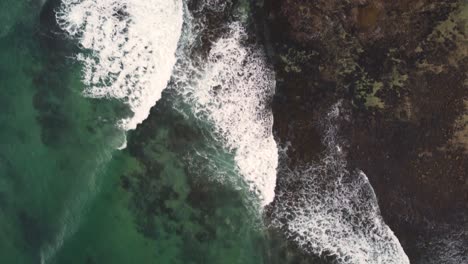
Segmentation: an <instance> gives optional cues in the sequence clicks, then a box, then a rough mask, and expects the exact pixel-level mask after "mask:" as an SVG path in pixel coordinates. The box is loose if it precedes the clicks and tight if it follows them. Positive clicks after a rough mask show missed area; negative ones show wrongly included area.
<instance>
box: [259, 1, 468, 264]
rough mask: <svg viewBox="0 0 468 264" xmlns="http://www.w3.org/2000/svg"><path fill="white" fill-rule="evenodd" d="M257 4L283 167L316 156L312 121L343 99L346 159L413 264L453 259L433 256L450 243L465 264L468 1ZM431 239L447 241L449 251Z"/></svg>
mask: <svg viewBox="0 0 468 264" xmlns="http://www.w3.org/2000/svg"><path fill="white" fill-rule="evenodd" d="M265 10H266V17H267V24H268V26H269V28H271V45H272V46H273V50H274V51H275V55H274V56H273V58H274V61H275V65H276V72H277V75H278V87H277V98H276V100H275V103H274V111H275V126H274V129H275V132H276V135H277V138H278V141H279V142H280V143H283V144H284V143H286V142H290V143H291V149H290V150H289V153H288V155H289V156H290V157H292V162H293V163H294V162H299V163H301V162H308V161H310V160H313V159H316V158H317V157H318V156H320V153H321V151H322V150H323V146H322V145H321V143H320V135H321V131H320V129H319V128H318V127H317V126H316V123H317V121H318V120H319V119H320V118H321V116H323V115H324V114H325V112H326V110H327V109H328V108H329V106H330V105H331V104H333V103H335V102H336V101H337V100H339V99H344V100H345V101H346V102H348V105H350V107H351V108H352V113H353V114H352V118H351V121H350V122H349V123H347V124H343V126H344V127H345V128H344V129H343V131H342V133H343V137H344V138H345V139H346V140H347V142H348V146H347V151H348V160H349V164H350V166H352V167H357V168H360V169H362V170H363V171H364V172H365V173H366V174H367V176H368V177H369V179H370V181H371V183H372V185H373V187H374V189H375V191H376V194H377V196H378V199H379V204H380V207H381V210H382V214H383V216H384V218H385V220H386V222H387V223H388V224H389V225H390V227H391V228H392V229H393V230H394V231H395V233H396V234H397V236H398V237H399V239H400V241H401V243H402V245H403V247H404V249H405V251H406V253H407V254H408V255H409V257H410V259H411V261H412V263H458V262H450V261H447V260H445V259H443V256H442V255H443V254H441V253H440V251H441V250H442V251H443V250H447V251H449V250H455V251H456V250H457V249H459V250H458V251H457V252H458V253H457V254H458V255H457V256H458V260H459V261H460V260H461V261H465V260H466V261H468V252H466V249H463V248H464V247H465V248H468V231H467V230H468V155H467V153H468V144H467V142H468V140H467V138H468V137H467V134H468V132H467V131H468V128H467V123H468V121H467V115H468V108H467V107H468V103H467V102H468V76H467V73H468V57H467V53H468V39H467V37H468V31H467V28H468V11H467V10H468V3H467V2H465V1H430V0H418V1H407V0H399V1H380V0H377V1H321V0H316V1H301V0H281V1H272V0H271V1H266V3H265ZM431 233H433V235H429V234H431ZM455 233H456V235H453V234H455ZM436 237H444V239H448V240H450V239H452V238H450V237H456V238H453V239H456V242H454V243H452V244H451V246H450V247H455V249H453V248H451V249H449V248H447V249H444V247H445V246H447V247H449V245H448V244H447V245H445V244H443V245H441V244H440V243H439V244H438V242H437V243H432V244H430V243H429V241H431V239H433V238H434V239H435V238H436ZM447 237H449V238H447ZM439 240H441V241H442V239H439ZM454 241H455V240H454ZM455 244H456V245H455ZM460 250H461V252H462V253H460ZM463 250H465V251H463ZM463 252H464V253H463ZM432 255H434V256H435V257H434V256H432ZM436 255H437V256H436ZM455 255H456V254H455ZM429 256H432V257H429ZM428 259H429V260H428ZM454 259H455V258H454Z"/></svg>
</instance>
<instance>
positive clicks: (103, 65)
mask: <svg viewBox="0 0 468 264" xmlns="http://www.w3.org/2000/svg"><path fill="white" fill-rule="evenodd" d="M57 20H58V22H59V24H60V26H61V27H62V28H63V29H64V30H65V31H66V32H68V34H70V35H71V36H72V37H75V38H77V39H78V40H79V43H80V45H81V47H82V48H83V49H84V50H83V52H82V53H81V54H79V55H78V56H77V59H78V60H79V61H80V62H82V63H83V65H84V74H83V81H84V83H85V84H86V86H87V88H86V90H85V91H84V94H85V95H87V96H90V97H93V98H103V97H106V98H115V99H118V100H121V101H123V102H125V103H126V104H127V105H129V106H130V109H131V110H132V111H133V113H134V116H132V117H131V118H126V119H123V120H122V121H121V123H120V126H121V127H122V128H123V129H125V130H128V129H134V128H135V127H136V126H137V125H138V124H139V123H141V122H142V121H143V120H144V119H146V117H147V116H148V114H149V111H150V109H151V107H152V106H153V105H154V104H155V103H156V101H157V100H159V99H160V97H161V93H162V91H163V90H164V88H165V87H166V85H167V83H168V81H169V79H170V77H171V73H172V68H173V66H174V64H175V62H176V58H175V52H176V49H177V43H178V40H179V37H180V34H181V31H182V23H183V10H182V0H64V1H63V4H62V6H61V8H60V10H59V11H58V12H57Z"/></svg>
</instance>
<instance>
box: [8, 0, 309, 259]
mask: <svg viewBox="0 0 468 264" xmlns="http://www.w3.org/2000/svg"><path fill="white" fill-rule="evenodd" d="M41 2H42V1H32V0H30V1H28V0H21V1H19V0H17V1H11V0H8V1H5V0H3V1H2V2H1V4H0V7H1V8H0V13H1V14H0V19H1V20H0V22H1V24H2V26H1V27H0V88H1V89H2V96H1V97H0V263H66V264H71V263H86V264H91V263H113V264H118V263H310V262H308V261H306V260H305V258H304V257H303V256H300V254H299V256H297V255H294V253H291V252H289V251H288V250H287V248H286V247H287V246H286V244H285V243H284V242H282V241H281V239H279V238H274V239H273V237H275V235H274V234H272V233H271V232H268V233H267V232H266V231H265V228H264V227H263V226H262V219H261V217H262V216H261V215H260V213H259V211H258V208H256V207H255V205H254V204H255V201H254V200H252V198H249V197H250V196H251V195H249V194H248V192H246V191H245V188H244V187H243V185H242V183H241V182H240V180H239V179H238V178H236V177H237V175H236V173H235V171H234V169H233V168H234V162H233V157H232V155H231V154H229V153H227V152H226V151H225V150H223V149H222V148H221V147H220V146H219V145H217V144H216V143H215V141H214V140H213V139H212V138H211V137H210V136H209V135H210V133H209V129H210V128H209V127H208V126H206V125H204V124H202V123H200V122H199V121H196V120H195V119H194V118H192V117H190V115H187V114H183V113H181V111H180V110H175V109H174V105H178V106H179V108H180V109H181V108H184V106H183V104H181V103H180V102H179V101H180V100H179V99H178V98H177V97H176V96H174V95H172V94H171V92H170V91H167V92H165V94H164V95H163V98H162V99H161V100H160V101H159V102H158V104H157V106H156V107H155V108H153V109H152V113H151V116H150V117H149V118H148V120H147V121H145V123H144V124H143V125H141V126H139V127H138V129H137V130H136V131H133V132H131V133H130V134H129V135H128V148H127V149H126V150H125V151H118V150H116V147H117V146H120V144H121V143H122V141H123V138H124V133H123V132H122V131H120V130H118V129H117V128H116V127H115V124H116V122H117V120H119V118H122V117H123V116H124V115H125V113H126V112H127V109H125V106H123V105H122V104H120V103H119V102H112V101H106V100H96V99H90V98H85V97H83V96H82V94H81V91H82V90H83V89H84V87H83V86H82V84H81V82H80V74H81V69H80V65H77V64H76V63H74V61H73V60H72V59H70V57H71V56H72V54H74V53H75V52H76V46H75V43H73V42H71V41H69V40H67V39H66V38H65V37H64V35H63V34H62V33H61V32H60V30H59V29H58V28H57V26H56V25H55V20H54V13H53V10H54V8H55V7H56V5H57V4H58V1H48V2H47V3H46V4H45V5H44V6H42V4H41ZM200 154H201V155H200ZM301 261H302V262H301Z"/></svg>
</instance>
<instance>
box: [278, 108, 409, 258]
mask: <svg viewBox="0 0 468 264" xmlns="http://www.w3.org/2000/svg"><path fill="white" fill-rule="evenodd" d="M339 116H340V104H337V105H335V106H334V107H333V109H332V111H331V112H330V113H329V114H328V116H327V117H326V119H325V124H324V126H325V128H326V129H325V130H326V133H325V135H324V140H323V141H324V143H325V145H326V146H327V151H326V153H325V157H324V158H323V159H322V160H321V161H320V162H318V163H316V164H308V165H307V166H301V167H297V168H293V169H290V168H288V167H287V165H286V166H283V167H281V168H280V170H279V173H278V175H279V180H278V186H280V188H278V193H277V194H276V195H277V198H276V200H275V204H274V208H272V219H273V220H272V224H273V226H276V227H279V228H282V229H283V230H285V231H286V234H287V235H288V236H289V237H290V238H291V239H292V240H294V241H295V242H297V243H298V244H299V245H300V246H301V247H302V248H303V249H305V250H306V251H309V252H312V253H314V254H318V255H331V256H334V257H336V258H337V262H338V263H354V264H365V263H369V264H379V263H381V264H384V263H385V264H391V263H394V264H405V263H409V260H408V257H407V256H406V254H405V252H404V251H403V248H402V247H401V245H400V243H399V241H398V239H397V238H396V236H395V235H394V234H393V232H392V231H391V230H390V228H389V227H388V226H387V225H386V224H385V223H384V221H383V219H382V217H381V215H380V210H379V207H378V203H377V198H376V196H375V194H374V190H373V188H372V186H371V185H370V183H369V180H368V179H367V177H366V175H365V174H364V173H363V172H362V171H355V172H350V171H348V170H347V169H346V160H345V156H344V155H345V154H344V153H343V150H342V148H341V147H340V140H339V138H338V136H337V132H338V125H337V118H339ZM284 155H285V154H283V153H282V154H281V156H282V159H283V158H284V159H287V157H285V156H284Z"/></svg>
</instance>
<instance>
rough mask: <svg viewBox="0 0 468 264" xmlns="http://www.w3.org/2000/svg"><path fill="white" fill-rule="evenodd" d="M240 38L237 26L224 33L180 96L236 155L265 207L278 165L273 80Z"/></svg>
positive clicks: (258, 56)
mask: <svg viewBox="0 0 468 264" xmlns="http://www.w3.org/2000/svg"><path fill="white" fill-rule="evenodd" d="M245 38H246V32H245V29H244V28H243V26H242V25H241V23H233V24H231V25H230V27H229V32H228V33H227V34H226V35H225V36H224V37H222V38H220V39H219V40H217V41H216V42H215V43H214V44H213V46H212V48H211V50H210V53H209V55H208V58H207V59H206V62H205V64H204V67H202V69H200V70H199V71H198V72H196V73H195V74H194V75H195V76H197V80H196V81H195V83H191V84H189V85H186V86H184V88H183V89H182V91H180V92H181V93H183V94H184V97H185V98H186V99H187V100H189V101H190V103H191V104H192V106H193V108H194V110H195V114H196V115H197V116H199V117H202V118H204V119H207V120H209V121H210V123H212V124H213V127H214V129H215V132H216V136H217V138H218V139H220V140H221V141H222V142H223V143H224V145H225V147H227V148H228V149H229V150H230V151H233V152H234V153H235V162H236V164H237V167H238V170H239V173H240V175H241V176H242V177H243V179H244V180H245V182H247V183H248V184H249V186H250V188H251V191H253V192H255V193H256V194H257V196H258V197H259V200H260V202H261V205H263V206H264V205H266V204H269V203H270V202H271V201H273V198H274V195H275V194H274V190H275V184H276V167H277V164H278V150H277V146H276V142H275V140H274V138H273V134H272V125H273V115H272V112H271V109H270V105H269V103H270V101H271V98H272V96H273V94H274V89H275V76H274V73H273V71H272V70H271V69H270V68H269V67H268V66H267V64H266V61H265V55H264V54H263V52H262V51H261V50H260V49H259V48H258V47H252V46H246V45H244V44H243V43H242V41H243V40H245ZM179 88H180V87H179Z"/></svg>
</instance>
